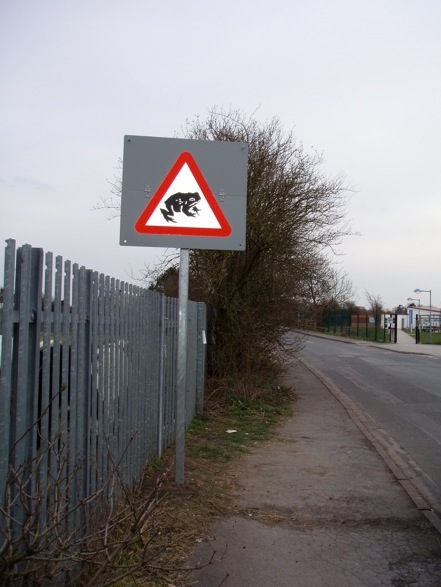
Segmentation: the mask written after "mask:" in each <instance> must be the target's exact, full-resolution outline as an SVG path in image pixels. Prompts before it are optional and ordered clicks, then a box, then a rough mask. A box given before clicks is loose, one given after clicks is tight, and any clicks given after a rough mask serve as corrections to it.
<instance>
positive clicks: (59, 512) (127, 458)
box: [0, 240, 206, 542]
mask: <svg viewBox="0 0 441 587" xmlns="http://www.w3.org/2000/svg"><path fill="white" fill-rule="evenodd" d="M188 314H189V324H188V342H187V346H188V349H189V352H188V364H187V375H188V381H187V390H186V424H187V426H188V425H189V424H190V423H191V421H192V419H193V417H194V416H195V414H196V413H198V412H199V413H200V412H201V411H202V407H203V389H204V377H205V370H204V366H205V344H204V343H205V340H206V336H205V330H206V309H205V305H204V304H201V303H195V302H189V311H188ZM177 329H178V300H177V299H174V298H167V297H165V296H163V295H162V294H159V293H157V292H153V291H149V290H148V289H145V288H142V287H139V286H135V285H132V284H128V283H125V282H123V281H120V280H118V279H114V278H110V277H108V276H105V275H103V274H100V273H98V272H96V271H91V270H87V269H85V268H84V267H79V266H78V264H75V263H73V264H72V263H71V262H70V261H64V262H63V259H62V257H60V256H57V257H55V258H54V256H53V254H52V253H46V254H44V253H43V251H42V249H38V248H33V247H31V246H30V245H24V246H22V247H20V248H18V249H17V250H16V244H15V241H13V240H8V241H7V246H6V251H5V275H4V291H3V307H2V308H1V309H0V334H1V337H0V341H1V347H0V348H1V372H0V412H1V417H0V518H1V519H0V522H1V527H2V528H3V529H5V528H7V532H9V533H10V534H12V535H13V534H14V532H18V531H19V529H21V530H20V531H22V529H23V527H25V525H26V524H27V525H28V527H32V528H33V529H34V530H33V531H35V528H36V527H45V526H46V527H47V524H48V523H49V521H51V523H54V522H53V520H54V519H56V520H57V524H65V526H66V532H73V531H75V529H74V528H72V526H74V527H75V528H80V527H81V526H82V524H84V520H83V521H81V520H79V519H78V516H77V515H76V512H77V510H78V506H79V504H84V503H86V502H87V500H88V499H89V498H90V496H91V495H94V494H97V493H100V494H104V495H107V496H109V495H110V494H112V495H113V494H114V492H115V488H114V477H115V471H116V470H118V481H119V482H120V483H121V484H122V485H130V484H133V483H134V482H136V481H137V480H139V479H140V477H141V475H142V473H143V470H144V468H145V466H146V464H147V462H148V460H149V459H150V458H151V457H152V456H160V455H161V453H162V451H163V450H164V449H165V448H166V447H168V446H170V445H171V444H173V442H174V440H175V389H176V355H177ZM111 479H112V482H111V481H110V480H111ZM29 517H31V518H32V520H29ZM26 527H27V526H26ZM59 530H60V529H59V527H58V528H57V532H59ZM0 538H1V537H0ZM0 542H1V540H0Z"/></svg>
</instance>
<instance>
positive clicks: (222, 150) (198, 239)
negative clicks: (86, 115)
mask: <svg viewBox="0 0 441 587" xmlns="http://www.w3.org/2000/svg"><path fill="white" fill-rule="evenodd" d="M247 165H248V145H247V144H246V143H240V142H235V143H233V142H227V141H198V140H193V139H171V138H159V137H141V136H132V135H129V136H125V137H124V160H123V180H122V194H121V225H120V228H121V230H120V244H121V245H123V246H147V247H148V246H151V247H172V248H186V249H220V250H245V246H246V192H247Z"/></svg>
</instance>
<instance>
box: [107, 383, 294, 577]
mask: <svg viewBox="0 0 441 587" xmlns="http://www.w3.org/2000/svg"><path fill="white" fill-rule="evenodd" d="M292 400H293V394H292V391H291V390H289V389H286V388H283V387H282V388H280V387H277V386H266V387H261V388H253V389H250V388H248V389H246V390H245V389H242V390H241V391H240V392H238V391H237V389H236V390H235V391H233V390H228V389H225V388H217V389H212V390H211V393H209V394H208V399H206V405H205V411H204V414H203V415H202V416H200V417H198V418H196V419H195V420H194V422H193V424H192V425H191V427H190V429H189V431H188V433H187V435H186V459H185V481H184V483H183V484H182V485H176V484H175V483H174V480H173V477H174V471H173V460H174V453H173V451H172V450H170V451H167V452H166V453H165V454H164V455H163V457H162V458H161V459H160V460H156V461H155V462H152V463H151V464H150V466H149V470H148V475H147V477H146V483H145V492H146V495H147V494H148V493H149V491H151V488H152V487H154V486H155V484H157V480H158V479H161V494H162V497H161V500H160V502H159V504H158V505H157V506H156V507H155V508H154V510H153V511H152V513H151V516H150V517H149V524H148V527H146V528H145V529H144V532H143V539H142V545H141V544H140V546H139V548H134V549H132V552H130V553H126V554H125V556H126V559H127V560H126V563H125V564H127V566H132V565H133V567H134V568H136V567H137V566H138V568H137V570H136V572H135V571H134V572H133V573H131V574H130V576H128V577H126V579H124V580H123V581H120V582H118V583H116V584H117V585H119V586H120V587H124V586H129V585H133V586H139V587H166V586H167V587H169V586H175V587H184V586H185V585H188V578H189V571H188V570H185V569H184V567H185V561H186V559H187V557H188V555H189V554H190V553H191V552H192V550H193V549H194V548H195V546H196V544H197V542H199V541H202V540H204V539H206V538H209V531H210V524H211V523H212V522H213V520H214V519H215V518H216V517H218V516H225V515H227V514H228V513H229V511H230V508H231V503H232V493H233V489H234V487H235V484H236V481H235V477H234V474H233V466H232V465H233V464H234V463H235V462H236V461H237V459H238V458H239V457H240V456H241V455H243V454H244V453H246V452H248V451H249V450H251V449H252V447H253V446H255V445H256V444H258V443H260V442H262V441H264V440H268V439H269V438H271V436H272V435H273V434H274V432H275V427H276V424H278V423H279V422H280V421H282V420H283V419H285V418H286V417H288V416H289V415H291V414H292ZM142 560H144V561H145V564H142ZM138 561H141V564H139V565H137V562H138Z"/></svg>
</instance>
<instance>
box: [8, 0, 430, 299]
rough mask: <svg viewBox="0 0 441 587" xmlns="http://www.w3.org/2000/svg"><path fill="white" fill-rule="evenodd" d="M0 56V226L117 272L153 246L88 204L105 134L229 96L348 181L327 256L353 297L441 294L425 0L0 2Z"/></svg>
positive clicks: (99, 179)
mask: <svg viewBox="0 0 441 587" xmlns="http://www.w3.org/2000/svg"><path fill="white" fill-rule="evenodd" d="M0 63H1V65H0V67H1V70H0V71H1V81H2V91H1V94H0V96H1V97H0V129H1V141H0V149H1V151H0V161H1V163H0V198H1V203H2V213H1V215H0V236H1V238H2V240H3V241H4V240H5V239H6V238H14V239H16V240H17V242H18V244H24V243H30V244H32V245H34V246H41V247H43V248H44V249H45V250H50V251H53V252H54V253H56V254H61V255H63V256H64V257H65V258H69V259H71V260H72V261H74V262H78V263H79V264H81V265H86V266H87V267H89V268H92V269H96V270H98V271H102V272H104V273H106V274H110V275H112V276H114V277H117V278H120V279H127V275H128V273H129V272H130V267H132V268H133V270H134V271H135V272H136V271H137V270H139V269H141V268H142V267H143V265H144V263H145V262H149V261H150V260H154V259H155V258H157V257H158V255H161V253H162V251H161V250H160V249H149V248H141V249H139V248H135V247H120V246H119V244H118V243H119V222H118V221H117V220H114V221H110V222H109V221H107V220H106V219H105V214H104V213H102V212H92V211H91V208H92V207H93V205H94V204H95V203H96V202H97V201H98V200H99V198H100V196H106V195H108V193H109V185H108V183H107V179H109V180H112V178H113V176H114V173H115V168H116V167H117V164H118V159H119V157H121V156H122V151H123V136H124V135H125V134H137V135H145V136H174V135H175V134H176V133H177V134H179V133H180V131H181V127H182V125H184V124H185V121H186V119H187V118H192V117H194V116H195V115H200V116H201V117H202V118H204V117H205V116H206V114H207V110H208V109H209V108H210V107H212V106H215V105H216V106H219V107H220V106H223V107H225V108H229V107H230V106H231V107H233V108H240V109H242V110H243V111H244V112H245V113H247V114H249V115H250V114H252V113H253V112H255V116H256V117H257V118H258V119H259V120H262V121H265V120H268V119H270V118H272V117H273V116H277V117H279V119H280V120H281V122H282V125H283V126H284V128H286V130H291V129H294V132H295V134H296V136H297V137H298V140H299V141H300V142H302V143H303V145H304V147H305V149H307V150H309V149H315V150H317V151H319V152H323V153H324V156H325V166H324V170H325V171H326V172H327V173H328V174H330V175H337V174H339V173H340V172H343V173H344V174H345V175H346V178H347V182H348V184H351V185H352V186H353V187H354V188H355V190H356V192H355V193H354V195H353V197H352V199H351V202H350V205H349V207H348V217H349V219H350V220H351V224H352V226H353V228H354V230H356V231H359V232H360V233H362V236H359V237H349V238H347V239H345V242H344V243H343V247H342V250H343V252H344V253H345V255H344V256H343V257H342V258H341V266H342V268H343V269H344V270H345V271H347V272H348V274H349V276H350V278H351V279H352V281H353V282H354V284H355V286H356V287H357V289H358V301H359V302H360V303H362V304H364V303H365V302H366V300H365V295H364V292H365V290H368V291H369V292H370V293H372V294H380V295H381V296H382V298H383V300H384V302H385V304H386V305H387V306H389V307H392V306H395V305H397V304H399V303H405V302H406V299H407V297H409V296H410V297H413V294H412V292H413V290H414V289H415V288H417V287H419V288H422V289H432V302H433V304H434V305H438V306H441V272H440V271H439V253H440V249H441V247H440V244H441V236H440V232H441V225H440V224H441V223H440V221H441V175H440V167H441V165H440V159H441V3H440V2H439V0H418V2H417V1H416V0H414V1H409V0H381V1H379V0H372V1H370V2H366V0H308V2H305V1H304V0H303V1H302V2H299V1H297V0H289V1H283V0H273V1H272V2H263V1H261V0H224V1H223V2H222V3H220V2H218V3H215V4H213V3H209V2H206V0H188V1H187V2H178V1H177V0H171V1H166V0H165V1H163V2H152V1H148V0H145V1H142V0H124V1H123V0H120V1H116V0H87V1H86V0H76V1H75V2H73V1H70V2H69V1H68V0H64V1H60V0H38V1H37V0H27V1H25V0H14V1H13V0H1V1H0ZM0 256H1V260H0V270H1V275H2V274H3V251H0ZM0 279H1V281H3V279H2V277H1V278H0ZM424 296H425V297H426V298H427V300H426V299H425V297H424ZM421 298H422V302H423V303H424V302H428V295H427V294H422V295H421Z"/></svg>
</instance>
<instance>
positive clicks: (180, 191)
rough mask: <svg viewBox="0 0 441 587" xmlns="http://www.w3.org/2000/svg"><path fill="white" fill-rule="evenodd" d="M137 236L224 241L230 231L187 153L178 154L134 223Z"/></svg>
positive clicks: (193, 161)
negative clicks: (208, 237)
mask: <svg viewBox="0 0 441 587" xmlns="http://www.w3.org/2000/svg"><path fill="white" fill-rule="evenodd" d="M135 230H136V232H138V233H141V234H168V235H170V234H171V235H177V236H213V237H226V236H229V235H230V234H231V227H230V225H229V223H228V221H227V219H226V218H225V216H224V214H223V212H222V210H221V208H220V206H219V204H218V203H217V201H216V199H215V197H214V195H213V193H212V191H211V189H210V187H209V185H208V183H207V181H206V180H205V178H204V176H203V175H202V173H201V171H200V169H199V167H198V166H197V164H196V161H195V160H194V158H193V156H192V155H191V153H187V152H184V153H181V154H180V155H179V157H178V158H177V159H176V162H175V163H174V164H173V166H172V168H171V169H170V171H169V172H168V173H167V175H166V177H165V178H164V180H163V181H162V183H161V185H160V186H159V188H158V190H157V191H156V193H155V194H154V196H153V197H152V199H151V200H150V202H149V203H148V204H147V207H146V208H145V210H144V211H143V213H142V214H141V216H140V217H139V219H138V220H137V221H136V223H135Z"/></svg>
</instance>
